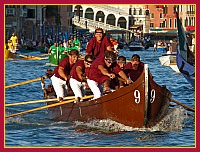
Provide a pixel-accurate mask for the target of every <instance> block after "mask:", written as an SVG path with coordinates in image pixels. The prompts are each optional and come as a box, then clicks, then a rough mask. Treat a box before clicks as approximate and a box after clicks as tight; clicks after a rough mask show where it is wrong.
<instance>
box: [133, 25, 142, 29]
mask: <svg viewBox="0 0 200 152" xmlns="http://www.w3.org/2000/svg"><path fill="white" fill-rule="evenodd" d="M140 27H142V25H132V26H130V29H138V28H140Z"/></svg>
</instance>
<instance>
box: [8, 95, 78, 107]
mask: <svg viewBox="0 0 200 152" xmlns="http://www.w3.org/2000/svg"><path fill="white" fill-rule="evenodd" d="M74 98H75V97H74V96H70V97H65V98H63V100H64V101H65V100H69V99H74ZM51 101H58V99H57V98H53V99H43V100H33V101H24V102H16V103H10V104H5V106H6V107H10V106H18V105H25V104H34V103H40V102H51Z"/></svg>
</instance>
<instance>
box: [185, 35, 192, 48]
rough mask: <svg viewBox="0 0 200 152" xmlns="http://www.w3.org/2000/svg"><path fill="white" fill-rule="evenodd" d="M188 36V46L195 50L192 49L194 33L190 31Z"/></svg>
mask: <svg viewBox="0 0 200 152" xmlns="http://www.w3.org/2000/svg"><path fill="white" fill-rule="evenodd" d="M186 38H187V42H188V46H189V49H190V51H193V50H192V35H191V34H190V33H187V34H186Z"/></svg>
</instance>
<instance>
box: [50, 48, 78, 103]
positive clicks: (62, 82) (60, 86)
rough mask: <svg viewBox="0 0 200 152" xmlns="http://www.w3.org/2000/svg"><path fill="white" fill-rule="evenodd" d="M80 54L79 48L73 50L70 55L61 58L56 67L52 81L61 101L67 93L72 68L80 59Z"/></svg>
mask: <svg viewBox="0 0 200 152" xmlns="http://www.w3.org/2000/svg"><path fill="white" fill-rule="evenodd" d="M78 55H79V52H78V51H77V50H71V51H70V52H69V56H68V57H66V58H64V59H63V60H61V61H60V62H59V64H58V66H57V67H56V68H55V69H54V75H53V76H52V77H51V81H52V85H53V87H54V90H55V92H56V96H57V98H58V101H59V102H61V101H63V97H64V96H66V95H67V90H68V86H67V84H68V81H69V77H70V76H69V75H70V70H71V68H72V66H73V65H74V63H76V61H77V60H78Z"/></svg>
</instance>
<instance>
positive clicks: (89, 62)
mask: <svg viewBox="0 0 200 152" xmlns="http://www.w3.org/2000/svg"><path fill="white" fill-rule="evenodd" d="M78 56H79V51H77V50H71V51H70V52H69V55H68V57H67V58H64V59H63V60H61V61H60V63H59V64H58V66H57V67H56V68H55V69H54V74H53V76H52V77H51V80H52V85H53V87H54V90H55V92H56V96H57V98H58V100H59V101H62V100H63V97H64V96H65V95H67V91H68V84H69V85H70V87H71V89H72V91H73V92H74V94H75V98H82V97H83V96H84V93H85V89H84V87H85V85H88V86H89V88H90V89H91V91H92V93H93V94H94V99H96V98H99V97H101V96H102V95H103V92H110V88H113V89H118V88H120V87H123V86H124V85H128V84H130V83H132V82H134V81H135V80H136V79H137V78H138V77H139V76H140V74H141V73H142V71H143V66H144V64H143V63H142V62H140V57H139V56H138V55H137V54H135V55H133V57H132V60H131V62H130V63H128V64H126V58H125V57H118V60H117V54H116V53H115V50H114V49H113V45H112V43H111V42H110V39H109V38H108V37H106V36H105V34H104V32H103V29H101V28H98V29H96V30H95V35H94V37H93V38H92V39H91V40H90V41H89V43H88V44H87V47H86V56H85V59H84V60H80V61H78ZM120 66H121V68H120ZM118 77H121V78H122V79H123V80H124V81H123V83H122V82H120V81H119V79H118ZM129 78H130V79H129ZM66 82H67V83H66Z"/></svg>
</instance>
